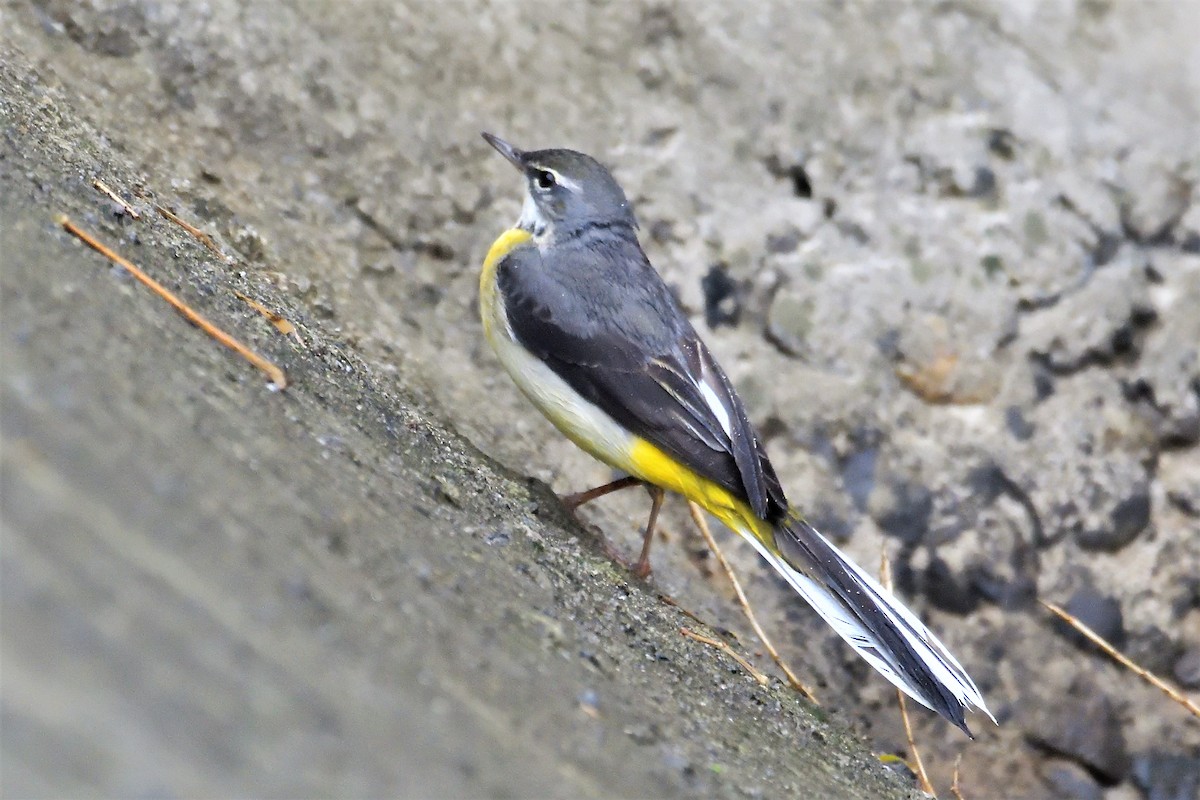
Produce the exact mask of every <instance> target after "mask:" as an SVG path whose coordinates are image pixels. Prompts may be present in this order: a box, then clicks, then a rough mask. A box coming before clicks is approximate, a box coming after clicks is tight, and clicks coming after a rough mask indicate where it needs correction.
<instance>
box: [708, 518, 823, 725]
mask: <svg viewBox="0 0 1200 800" xmlns="http://www.w3.org/2000/svg"><path fill="white" fill-rule="evenodd" d="M688 510H689V511H691V514H692V520H693V521H694V522H695V523H696V527H697V528H699V529H700V535H701V536H703V537H704V541H705V542H706V543H707V544H708V547H709V549H710V550H712V551H713V553H714V554H715V555H716V557H717V561H718V562H719V563H720V565H721V569H722V570H724V571H725V574H726V575H728V576H729V582H730V583H732V584H733V591H734V592H735V593H736V594H737V599H738V604H739V605H741V607H742V611H743V612H744V613H745V614H746V619H748V620H750V626H751V627H753V628H754V633H755V635H756V636H758V638H759V641H761V642H762V643H763V647H765V648H766V649H767V652H768V653H770V654H771V658H772V659H773V660H774V661H775V663H776V664H778V665H779V668H780V669H781V670H783V674H784V675H786V676H787V679H788V683H790V684H791V686H792V688H793V689H795V690H796V691H798V692H800V694H802V695H804V696H805V697H807V698H808V699H809V700H811V701H812V702H814V703H817V705H820V702H819V701H818V700H817V696H816V695H815V694H813V693H812V690H811V689H809V688H808V687H807V686H805V685H804V684H803V683H801V682H800V679H799V678H797V677H796V673H794V672H792V669H791V667H789V666H788V665H787V662H786V661H784V660H783V659H782V658H781V657H780V655H779V653H778V652H777V651H776V650H775V645H773V644H771V640H770V638H768V637H767V634H766V632H765V631H763V629H762V626H761V625H759V624H758V619H757V618H756V617H755V616H754V610H753V609H751V608H750V601H748V600H747V599H746V593H745V592H743V591H742V584H741V582H740V581H739V580H738V579H737V575H735V574H734V573H733V568H732V567H730V566H729V562H728V561H726V560H725V554H724V553H722V552H721V548H720V547H718V546H717V540H716V539H714V538H713V535H712V531H710V530H709V529H708V521H707V520H705V519H704V512H703V511H702V510H701V509H700V506H698V505H696V504H695V503H693V502H692V501H690V500H689V501H688Z"/></svg>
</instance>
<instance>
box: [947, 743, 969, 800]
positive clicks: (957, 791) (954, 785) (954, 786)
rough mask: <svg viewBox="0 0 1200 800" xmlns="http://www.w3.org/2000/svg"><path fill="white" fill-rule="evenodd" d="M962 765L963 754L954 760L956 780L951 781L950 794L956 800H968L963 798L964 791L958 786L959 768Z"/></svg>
mask: <svg viewBox="0 0 1200 800" xmlns="http://www.w3.org/2000/svg"><path fill="white" fill-rule="evenodd" d="M960 764H962V753H959V754H958V756H957V757H956V758H955V759H954V779H953V780H951V781H950V794H952V795H954V800H966V798H965V797H963V793H962V789H961V788H959V786H958V767H959V765H960Z"/></svg>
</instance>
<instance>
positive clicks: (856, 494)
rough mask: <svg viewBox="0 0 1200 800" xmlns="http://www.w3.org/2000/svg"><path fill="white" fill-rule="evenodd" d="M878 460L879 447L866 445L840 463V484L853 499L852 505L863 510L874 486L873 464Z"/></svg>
mask: <svg viewBox="0 0 1200 800" xmlns="http://www.w3.org/2000/svg"><path fill="white" fill-rule="evenodd" d="M878 461H879V448H878V447H875V446H868V447H866V448H864V449H862V450H855V451H854V452H853V453H851V454H850V455H848V456H846V460H845V461H844V462H843V463H842V486H844V487H845V489H846V492H847V493H848V494H849V495H850V498H851V499H852V500H853V501H854V507H855V508H857V509H858V510H859V511H865V510H866V508H867V500H868V499H869V498H870V496H871V489H872V488H874V486H875V465H876V463H877V462H878Z"/></svg>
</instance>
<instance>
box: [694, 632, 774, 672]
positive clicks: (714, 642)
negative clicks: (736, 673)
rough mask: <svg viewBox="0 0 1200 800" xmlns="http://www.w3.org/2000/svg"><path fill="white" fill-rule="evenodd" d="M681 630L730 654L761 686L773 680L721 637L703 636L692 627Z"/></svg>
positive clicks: (698, 640)
mask: <svg viewBox="0 0 1200 800" xmlns="http://www.w3.org/2000/svg"><path fill="white" fill-rule="evenodd" d="M679 632H680V633H682V634H683V635H684V636H687V637H688V638H691V639H695V640H696V641H697V642H703V643H704V644H706V645H709V646H710V647H715V648H717V649H718V650H720V651H721V652H723V653H725V654H726V655H728V656H729V657H730V658H732V659H733V660H734V661H736V662H737V663H738V664H739V665H740V666H741V668H742V669H744V670H746V672H747V673H748V674H749V675H750V677H751V678H754V680H756V681H758V685H759V686H766V685H767V684H769V683H770V682H771V680H770V679H769V678H768V677H767V676H766V675H763V674H762V673H761V672H759V671H758V670H756V669H755V668H754V667H752V666H751V665H750V662H749V661H747V660H746V659H744V658H742V657H741V656H740V655H738V653H737V651H736V650H734V649H733V648H732V647H730V646H729V645H728V644H726V643H725V642H722V641H721V640H720V639H713V638H711V637H708V636H703V635H701V634H699V633H696V632H695V631H694V630H692V629H690V628H680V629H679Z"/></svg>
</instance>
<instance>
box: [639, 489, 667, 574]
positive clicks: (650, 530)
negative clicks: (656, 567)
mask: <svg viewBox="0 0 1200 800" xmlns="http://www.w3.org/2000/svg"><path fill="white" fill-rule="evenodd" d="M646 491H648V492H650V519H648V520H647V521H646V533H645V538H644V539H642V554H641V555H639V556H638V560H637V563H636V564H634V565H633V574H634V577H637V578H645V577H647V576H648V575H649V574H650V545H652V544H653V543H654V526H655V525H656V524H657V523H658V512H659V510H660V509H662V504H663V498H664V497H666V495H667V493H666V491H665V490H664V489H663V488H662V487H661V486H655V485H653V484H650V483H647V484H646Z"/></svg>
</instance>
